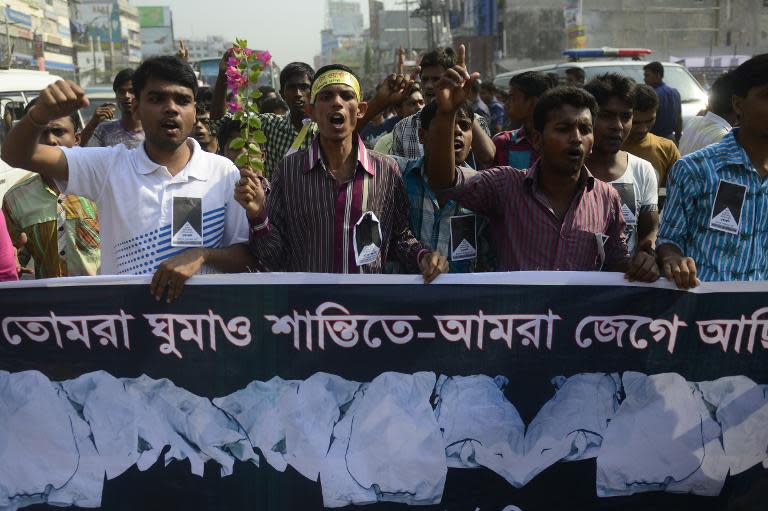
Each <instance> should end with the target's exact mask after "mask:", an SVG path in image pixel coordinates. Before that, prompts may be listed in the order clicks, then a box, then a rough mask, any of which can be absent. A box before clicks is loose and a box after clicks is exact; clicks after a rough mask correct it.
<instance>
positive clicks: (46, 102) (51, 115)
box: [27, 80, 89, 126]
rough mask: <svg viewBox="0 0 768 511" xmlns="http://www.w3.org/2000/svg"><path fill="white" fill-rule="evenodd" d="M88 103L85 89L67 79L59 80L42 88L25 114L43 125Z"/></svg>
mask: <svg viewBox="0 0 768 511" xmlns="http://www.w3.org/2000/svg"><path fill="white" fill-rule="evenodd" d="M88 105H89V102H88V98H86V97H85V91H84V90H83V89H82V88H81V87H80V86H79V85H77V84H76V83H75V82H70V81H69V80H59V81H57V82H56V83H52V84H51V85H49V86H48V87H46V88H45V89H43V91H42V92H41V93H40V96H39V97H38V99H37V103H35V105H34V106H33V107H32V109H30V111H29V113H28V114H27V115H28V116H29V117H30V119H32V122H33V123H35V124H37V125H39V126H44V125H46V124H48V123H49V122H51V121H52V120H54V119H60V118H62V117H66V116H68V115H70V114H72V113H73V112H75V111H77V109H79V108H84V107H87V106H88Z"/></svg>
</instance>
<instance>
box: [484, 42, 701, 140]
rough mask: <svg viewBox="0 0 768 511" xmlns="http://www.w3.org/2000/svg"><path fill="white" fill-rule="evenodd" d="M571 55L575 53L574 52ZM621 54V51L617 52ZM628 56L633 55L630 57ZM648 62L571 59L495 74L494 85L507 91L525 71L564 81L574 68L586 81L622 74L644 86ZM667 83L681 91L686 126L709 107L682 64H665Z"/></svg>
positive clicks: (592, 54)
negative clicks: (551, 76)
mask: <svg viewBox="0 0 768 511" xmlns="http://www.w3.org/2000/svg"><path fill="white" fill-rule="evenodd" d="M590 51H591V54H588V55H590V56H591V57H596V56H597V52H596V51H595V50H590ZM571 53H572V52H571ZM616 53H618V52H616ZM627 56H632V55H631V54H630V55H627ZM647 63H648V62H647V61H639V60H613V59H612V60H597V59H596V60H576V61H574V60H569V61H565V62H560V63H557V64H549V65H546V66H538V67H532V68H528V69H518V70H516V71H511V72H508V73H500V74H498V75H496V78H494V80H493V83H494V85H495V86H496V87H498V88H500V89H501V90H507V88H508V87H509V79H510V78H512V77H513V76H515V75H517V74H520V73H523V72H526V71H538V72H541V73H557V74H558V76H559V77H560V79H561V81H563V82H564V81H565V70H566V69H568V68H571V67H580V68H582V69H583V70H584V73H585V74H586V79H587V81H589V80H590V79H591V78H594V77H595V76H597V75H601V74H603V73H621V74H623V75H626V76H629V77H630V78H632V79H633V80H635V81H636V82H637V83H643V66H645V65H646V64H647ZM663 64H664V82H665V83H666V84H667V85H669V86H670V87H674V88H675V89H677V90H678V92H680V99H681V101H682V110H683V125H684V126H685V124H686V123H687V121H688V119H690V118H692V117H695V116H696V114H697V113H699V112H700V111H701V110H703V109H704V108H706V106H707V98H708V96H707V93H706V91H705V90H704V88H703V87H702V86H701V85H700V84H699V82H698V81H696V78H694V77H693V75H691V73H690V72H688V70H687V69H686V68H685V67H683V66H681V65H680V64H674V63H671V62H664V63H663Z"/></svg>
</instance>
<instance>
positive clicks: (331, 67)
mask: <svg viewBox="0 0 768 511" xmlns="http://www.w3.org/2000/svg"><path fill="white" fill-rule="evenodd" d="M328 71H346V72H347V73H349V74H351V75H352V76H354V77H355V78H356V79H357V83H359V84H360V85H362V83H363V82H362V81H361V80H360V77H359V76H357V73H355V72H354V71H352V69H351V68H349V67H347V66H345V65H344V64H328V65H327V66H323V67H321V68H320V69H318V70H317V74H315V78H317V77H319V76H322V75H323V74H324V73H327V72H328ZM315 78H312V85H314V84H315ZM361 94H362V91H361ZM362 100H363V98H360V101H362Z"/></svg>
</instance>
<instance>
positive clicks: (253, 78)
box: [225, 39, 272, 175]
mask: <svg viewBox="0 0 768 511" xmlns="http://www.w3.org/2000/svg"><path fill="white" fill-rule="evenodd" d="M230 52H231V56H230V57H229V60H228V62H227V70H226V73H225V74H226V77H227V84H228V86H229V89H230V90H231V91H232V101H231V102H230V103H229V105H228V106H229V112H230V114H232V117H233V118H234V119H235V120H237V121H239V122H240V126H241V128H240V136H239V137H237V138H235V139H234V140H232V141H231V142H230V143H229V147H230V148H231V149H235V150H242V149H245V151H242V152H241V153H240V155H239V156H238V157H237V159H236V160H235V165H237V166H238V167H246V168H248V169H250V170H252V171H254V172H256V173H258V174H259V175H262V174H263V173H264V152H263V151H262V149H261V146H260V144H263V143H265V142H266V141H267V137H266V135H265V134H264V131H262V129H261V121H260V120H259V117H258V113H259V107H258V104H257V101H258V99H259V98H260V97H261V91H259V90H258V88H257V84H258V82H259V77H260V76H261V73H262V72H263V71H264V69H266V68H267V66H269V63H270V61H271V60H272V56H271V55H270V54H269V52H268V51H254V50H251V49H250V48H248V41H246V40H244V39H236V40H235V44H234V46H233V47H232V49H231V50H230Z"/></svg>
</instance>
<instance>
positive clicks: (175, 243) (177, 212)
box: [171, 197, 203, 247]
mask: <svg viewBox="0 0 768 511" xmlns="http://www.w3.org/2000/svg"><path fill="white" fill-rule="evenodd" d="M171 223H172V224H173V231H172V235H171V246H172V247H202V246H203V199H202V198H200V197H174V198H173V208H172V209H171Z"/></svg>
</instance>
